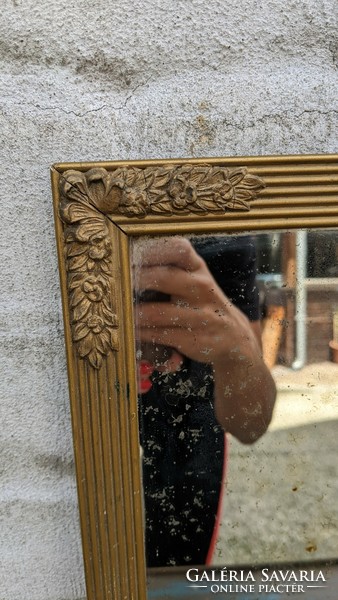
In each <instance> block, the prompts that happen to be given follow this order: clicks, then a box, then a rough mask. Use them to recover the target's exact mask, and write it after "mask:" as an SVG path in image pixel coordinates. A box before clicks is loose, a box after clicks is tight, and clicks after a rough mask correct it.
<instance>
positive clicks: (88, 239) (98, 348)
mask: <svg viewBox="0 0 338 600" xmlns="http://www.w3.org/2000/svg"><path fill="white" fill-rule="evenodd" d="M105 175H106V173H105V171H103V169H92V170H91V171H88V173H87V174H83V173H80V172H78V171H67V172H66V173H65V174H64V175H63V176H62V177H61V181H60V192H61V198H62V200H61V204H60V218H61V220H62V221H63V223H64V224H65V229H64V240H65V259H66V266H67V276H68V296H69V307H70V314H71V328H72V337H73V342H74V344H75V346H76V348H77V352H78V354H79V356H80V357H81V358H84V359H86V360H88V362H89V364H90V365H91V366H92V367H94V368H95V369H99V368H100V367H101V365H102V359H103V357H105V356H106V355H107V354H108V352H109V351H110V350H117V348H118V339H117V317H116V314H115V313H114V311H113V308H112V304H113V298H112V290H111V285H110V273H111V260H112V249H111V241H110V239H109V232H108V227H107V225H106V217H105V216H104V215H103V214H102V213H101V212H99V211H98V209H97V208H95V206H97V205H98V204H100V203H101V204H104V202H105V199H106V198H107V197H109V191H108V189H107V185H106V184H107V177H105ZM112 202H113V198H112V197H109V204H111V203H112Z"/></svg>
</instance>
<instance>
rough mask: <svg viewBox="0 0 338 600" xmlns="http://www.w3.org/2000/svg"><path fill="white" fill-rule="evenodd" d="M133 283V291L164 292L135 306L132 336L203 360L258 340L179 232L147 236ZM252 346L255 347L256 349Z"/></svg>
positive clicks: (212, 360)
mask: <svg viewBox="0 0 338 600" xmlns="http://www.w3.org/2000/svg"><path fill="white" fill-rule="evenodd" d="M142 250H143V251H142V262H141V268H140V269H139V271H138V274H137V280H136V282H135V285H136V289H137V290H138V292H140V293H141V295H142V293H144V291H149V290H152V292H154V293H160V294H161V295H162V296H163V294H165V295H166V296H165V298H166V299H165V300H164V301H163V300H162V301H161V302H156V301H151V300H150V301H148V302H145V303H140V304H137V305H136V310H135V320H136V326H137V327H136V329H137V337H138V338H139V339H140V340H141V342H142V343H143V344H150V345H154V346H160V347H171V348H174V349H175V350H176V351H177V352H179V353H180V354H182V355H184V356H187V357H189V358H191V359H193V360H196V361H199V362H203V363H213V362H215V361H217V360H218V359H220V360H222V361H224V358H225V356H229V357H230V356H232V355H233V354H234V353H237V354H238V353H240V352H241V349H242V347H243V345H244V346H245V345H248V344H251V345H253V346H255V345H257V343H258V342H257V338H256V337H255V335H254V334H253V332H252V329H251V328H250V324H249V321H248V319H247V317H246V316H245V315H244V314H243V313H242V312H241V311H240V310H238V309H237V308H236V307H235V306H234V305H233V304H232V303H231V301H230V300H229V299H228V298H227V297H226V296H225V294H224V293H223V292H222V290H221V289H220V288H219V286H218V285H217V283H216V282H215V280H214V278H213V277H212V275H211V274H210V271H209V270H208V268H207V266H206V264H205V262H204V261H203V259H202V258H201V257H200V256H199V255H198V254H197V253H196V251H195V250H194V248H193V246H192V245H191V243H190V242H189V241H188V240H187V239H185V238H182V237H178V236H177V237H171V238H160V239H154V240H149V241H147V244H146V245H145V246H144V247H143V248H142ZM256 349H257V348H256Z"/></svg>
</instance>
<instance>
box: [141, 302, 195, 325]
mask: <svg viewBox="0 0 338 600" xmlns="http://www.w3.org/2000/svg"><path fill="white" fill-rule="evenodd" d="M203 316H204V313H202V310H201V309H199V308H195V309H193V310H191V308H190V307H187V306H180V305H179V304H172V303H171V302H157V303H154V304H153V303H150V302H149V303H148V302H146V303H144V304H139V305H138V307H137V309H136V310H135V322H136V328H140V327H143V328H145V327H148V328H149V329H150V330H151V329H152V328H155V327H185V328H189V327H193V326H195V327H196V325H201V321H202V320H203V318H202V317H203ZM205 324H207V321H206V320H205Z"/></svg>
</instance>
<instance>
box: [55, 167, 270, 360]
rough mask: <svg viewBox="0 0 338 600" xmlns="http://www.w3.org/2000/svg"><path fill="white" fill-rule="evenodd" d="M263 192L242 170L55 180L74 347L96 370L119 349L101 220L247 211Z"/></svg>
mask: <svg viewBox="0 0 338 600" xmlns="http://www.w3.org/2000/svg"><path fill="white" fill-rule="evenodd" d="M264 187H265V184H264V182H263V181H262V180H261V179H260V178H259V177H256V176H255V175H251V174H250V173H248V171H247V169H246V168H245V167H240V168H233V169H231V168H226V167H214V166H211V165H207V164H205V165H191V164H185V165H166V166H163V167H147V168H144V169H141V168H136V167H128V166H126V167H119V168H117V169H115V170H114V171H112V172H108V171H106V170H105V169H103V168H93V169H90V170H89V171H87V172H86V173H82V172H80V171H75V170H69V171H66V172H65V173H63V175H62V176H61V178H60V193H61V204H60V218H61V220H62V221H63V223H64V224H65V230H64V239H65V258H66V265H67V272H68V293H69V304H70V312H71V327H72V335H73V341H74V343H75V345H76V347H77V351H78V353H79V355H80V356H81V357H82V358H84V359H87V360H88V361H89V363H90V364H91V365H92V366H93V367H94V368H96V369H99V368H100V366H101V364H102V359H103V357H105V356H106V355H107V354H108V352H109V351H110V350H116V349H117V347H118V339H117V317H116V314H115V313H114V311H113V308H112V306H113V298H112V289H111V282H110V273H111V260H112V249H111V242H110V239H109V233H108V228H107V225H106V216H105V215H107V214H115V215H124V216H126V217H136V218H142V217H145V216H147V215H167V216H170V215H175V214H182V215H189V214H201V215H202V214H206V213H224V212H226V211H230V210H231V211H237V210H239V211H248V210H250V203H251V202H252V201H254V200H255V199H256V198H257V196H258V194H259V193H260V191H261V190H262V189H263V188H264Z"/></svg>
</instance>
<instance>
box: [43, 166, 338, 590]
mask: <svg viewBox="0 0 338 600" xmlns="http://www.w3.org/2000/svg"><path fill="white" fill-rule="evenodd" d="M206 163H207V164H206ZM337 174H338V156H337V155H306V156H270V157H269V156H268V157H232V158H213V159H209V158H208V159H184V160H182V159H181V160H172V159H168V160H155V161H130V162H127V161H116V162H101V163H71V164H70V163H63V164H57V165H54V167H53V168H52V189H53V198H54V212H55V228H56V238H57V247H58V260H59V269H60V280H61V293H62V301H63V313H64V327H65V340H66V351H67V364H68V380H69V390H70V401H71V412H72V423H73V439H74V450H75V462H76V473H77V485H78V495H79V509H80V520H81V531H82V543H83V556H84V567H85V574H86V585H87V600H125V599H126V598H128V600H145V599H146V597H147V595H146V576H145V560H144V548H143V518H142V500H141V493H142V491H141V482H140V457H139V442H138V439H139V438H138V418H137V393H136V375H135V364H134V339H133V318H132V293H131V284H130V278H129V261H128V243H129V237H131V236H136V235H151V234H156V235H170V234H178V233H192V232H195V233H206V232H236V231H238V232H243V231H266V230H273V229H277V230H282V229H284V230H285V229H288V230H293V229H296V228H304V227H306V228H321V227H322V228H329V227H335V226H337V224H338V186H337V183H338V182H337ZM257 178H258V179H257ZM249 209H250V210H249ZM100 319H101V320H100ZM117 349H119V351H118V352H117V351H116V350H117ZM294 491H296V486H295V488H294ZM164 543H165V542H164ZM306 550H307V552H309V553H312V552H315V550H316V545H315V543H313V542H310V541H309V542H308V543H307V545H306Z"/></svg>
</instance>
